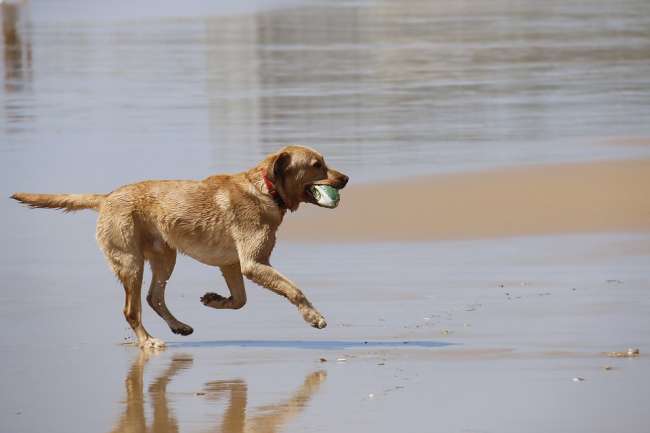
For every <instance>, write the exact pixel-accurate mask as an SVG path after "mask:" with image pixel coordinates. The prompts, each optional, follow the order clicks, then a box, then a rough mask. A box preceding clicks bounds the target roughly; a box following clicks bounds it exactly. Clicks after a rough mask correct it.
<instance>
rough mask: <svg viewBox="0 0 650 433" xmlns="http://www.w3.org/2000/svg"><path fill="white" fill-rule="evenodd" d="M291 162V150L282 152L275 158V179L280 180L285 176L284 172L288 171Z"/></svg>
mask: <svg viewBox="0 0 650 433" xmlns="http://www.w3.org/2000/svg"><path fill="white" fill-rule="evenodd" d="M290 163H291V155H289V152H281V153H279V154H278V156H276V157H275V159H274V160H273V169H272V170H271V172H272V173H273V178H274V180H278V179H280V178H282V177H283V176H284V173H285V172H286V171H287V167H289V164H290Z"/></svg>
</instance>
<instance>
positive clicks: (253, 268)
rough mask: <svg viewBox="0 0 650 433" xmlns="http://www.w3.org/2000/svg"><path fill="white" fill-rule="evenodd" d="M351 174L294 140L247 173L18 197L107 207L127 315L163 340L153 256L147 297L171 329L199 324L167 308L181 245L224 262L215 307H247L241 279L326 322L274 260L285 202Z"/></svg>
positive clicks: (102, 238)
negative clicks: (149, 324) (154, 325)
mask: <svg viewBox="0 0 650 433" xmlns="http://www.w3.org/2000/svg"><path fill="white" fill-rule="evenodd" d="M347 182H348V177H347V176H346V175H344V174H342V173H340V172H338V171H336V170H333V169H330V168H328V167H327V165H326V164H325V160H324V159H323V156H322V155H321V154H320V153H318V152H317V151H315V150H313V149H310V148H307V147H302V146H287V147H285V148H283V149H281V150H280V151H279V152H277V153H274V154H272V155H269V156H268V157H266V158H265V159H264V160H263V161H262V162H261V163H260V164H258V165H257V166H255V167H253V168H252V169H250V170H248V171H245V172H243V173H238V174H234V175H216V176H210V177H208V178H206V179H204V180H201V181H194V180H157V181H155V180H150V181H144V182H140V183H134V184H131V185H126V186H123V187H121V188H118V189H117V190H115V191H113V192H111V193H110V194H28V193H16V194H14V195H12V198H14V199H16V200H18V201H20V202H22V203H25V204H27V205H29V206H31V207H33V208H55V209H63V210H64V211H66V212H68V211H76V210H81V209H93V210H96V211H99V218H98V220H97V241H98V243H99V246H100V248H101V250H102V251H103V252H104V254H105V255H106V258H107V259H108V262H109V264H110V266H111V268H112V269H113V272H115V274H116V275H117V277H118V278H119V279H120V281H121V282H122V284H123V285H124V290H125V291H126V302H125V305H124V316H125V317H126V320H127V321H128V322H129V325H131V328H133V331H134V332H135V334H136V336H137V338H138V341H139V343H140V346H142V347H158V346H163V345H164V342H163V341H161V340H159V339H157V338H153V337H152V336H151V335H149V333H148V332H147V331H146V330H145V329H144V327H143V326H142V321H141V311H142V309H141V296H140V291H141V286H142V272H143V268H144V262H145V260H147V261H149V264H150V265H151V270H152V280H151V286H150V287H149V293H148V295H147V302H148V303H149V305H150V306H151V308H153V309H154V310H155V311H156V313H158V315H159V316H160V317H162V318H163V319H164V320H165V321H166V322H167V324H168V325H169V327H170V328H171V330H172V332H174V333H176V334H181V335H189V334H191V333H192V331H193V329H192V328H191V327H190V326H188V325H186V324H185V323H182V322H180V321H179V320H177V319H176V318H175V317H174V316H173V315H172V313H171V312H170V311H169V310H168V309H167V306H166V305H165V286H166V283H167V280H168V279H169V277H170V275H171V273H172V271H173V270H174V264H175V263H176V252H177V251H181V252H182V253H184V254H187V255H188V256H190V257H193V258H194V259H196V260H198V261H200V262H202V263H205V264H207V265H211V266H219V267H220V268H221V272H222V273H223V276H224V279H225V280H226V283H227V285H228V288H229V289H230V296H229V297H224V296H221V295H218V294H216V293H206V294H205V295H204V296H203V297H202V298H201V302H203V304H204V305H207V306H209V307H212V308H230V309H239V308H241V307H243V306H244V304H245V303H246V292H245V289H244V280H243V278H242V276H245V277H246V278H248V279H250V280H252V281H254V282H255V283H257V284H259V285H261V286H263V287H266V288H267V289H269V290H271V291H273V292H275V293H277V294H279V295H282V296H284V297H286V298H287V299H288V300H289V301H290V302H291V303H292V304H294V305H295V306H296V307H298V310H299V311H300V313H301V314H302V317H303V318H304V319H305V321H306V322H307V323H309V324H310V325H311V326H313V327H315V328H319V329H321V328H324V327H325V326H326V325H327V323H326V322H325V319H324V318H323V316H322V315H321V314H320V313H319V312H318V311H317V310H316V309H315V308H314V307H313V306H312V305H311V303H310V302H309V300H308V299H307V298H306V297H305V295H303V293H302V292H301V291H300V290H299V289H298V288H297V287H296V285H295V284H293V283H292V282H291V281H289V280H288V279H287V278H286V277H285V276H283V275H282V274H280V273H279V272H278V271H276V270H275V269H274V268H272V267H271V266H270V264H269V257H270V255H271V251H272V250H273V247H274V245H275V233H276V231H277V228H278V226H279V225H280V223H281V222H282V218H283V217H284V214H285V212H286V210H287V209H289V210H291V211H295V210H296V209H298V206H299V205H300V203H301V202H307V203H316V200H315V199H314V197H313V196H312V195H311V193H310V192H309V187H310V186H311V185H314V184H326V185H330V186H332V187H334V188H337V189H341V188H343V187H345V185H346V184H347Z"/></svg>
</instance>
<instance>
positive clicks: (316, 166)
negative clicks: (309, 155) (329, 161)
mask: <svg viewBox="0 0 650 433" xmlns="http://www.w3.org/2000/svg"><path fill="white" fill-rule="evenodd" d="M311 166H312V167H314V168H321V167H322V166H323V164H321V162H320V161H318V160H317V161H314V162H312V163H311Z"/></svg>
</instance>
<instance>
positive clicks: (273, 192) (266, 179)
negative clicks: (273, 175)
mask: <svg viewBox="0 0 650 433" xmlns="http://www.w3.org/2000/svg"><path fill="white" fill-rule="evenodd" d="M262 180H263V181H264V185H266V189H268V190H269V195H270V196H271V197H272V198H273V201H275V202H276V203H277V205H278V206H280V208H281V209H286V208H287V206H286V204H285V203H284V200H282V197H280V194H279V193H278V190H277V189H275V185H274V184H273V182H271V179H269V177H268V176H267V175H266V171H264V172H263V173H262Z"/></svg>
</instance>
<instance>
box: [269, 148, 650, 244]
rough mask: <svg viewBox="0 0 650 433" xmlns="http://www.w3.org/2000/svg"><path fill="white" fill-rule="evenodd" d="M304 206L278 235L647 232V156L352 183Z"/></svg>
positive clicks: (309, 238) (353, 238)
mask: <svg viewBox="0 0 650 433" xmlns="http://www.w3.org/2000/svg"><path fill="white" fill-rule="evenodd" d="M341 196H342V197H341V204H340V206H339V207H338V208H337V209H335V210H334V211H332V212H326V211H325V210H324V209H319V208H316V207H307V206H304V208H303V209H301V210H300V211H299V212H298V213H297V214H296V215H295V216H294V215H291V216H290V217H289V218H287V219H286V220H285V222H284V224H283V225H282V226H281V228H280V234H279V238H280V239H285V240H289V241H298V242H314V241H318V242H368V241H420V240H424V241H431V240H462V239H484V238H500V237H513V236H531V235H532V236H535V235H554V234H567V233H576V234H578V233H605V232H648V231H650V159H638V160H620V161H618V160H616V161H601V162H591V163H567V164H553V165H538V166H530V167H511V168H504V169H499V170H490V171H480V172H468V173H454V174H442V175H431V176H426V177H418V178H413V179H405V180H399V181H395V182H391V183H378V184H371V185H358V186H356V185H354V184H353V185H351V186H349V187H348V188H346V189H344V190H343V191H342V194H341Z"/></svg>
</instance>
